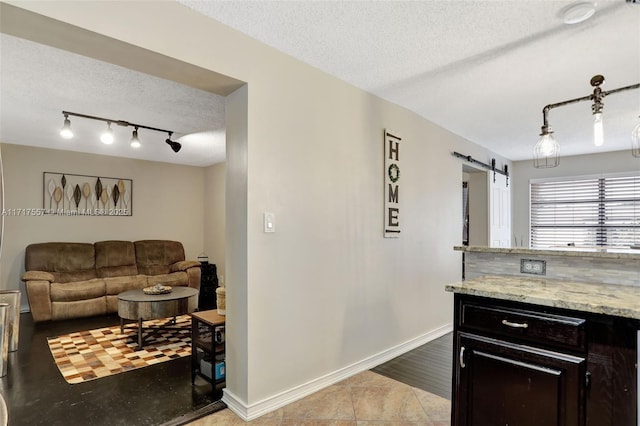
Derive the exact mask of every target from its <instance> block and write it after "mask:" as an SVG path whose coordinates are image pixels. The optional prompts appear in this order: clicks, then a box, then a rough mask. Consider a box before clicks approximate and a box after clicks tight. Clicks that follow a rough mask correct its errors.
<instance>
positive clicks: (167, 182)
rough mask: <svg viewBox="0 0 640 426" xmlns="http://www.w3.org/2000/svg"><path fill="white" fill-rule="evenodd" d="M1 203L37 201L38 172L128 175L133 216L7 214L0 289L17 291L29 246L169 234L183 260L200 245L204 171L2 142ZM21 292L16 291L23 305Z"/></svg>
mask: <svg viewBox="0 0 640 426" xmlns="http://www.w3.org/2000/svg"><path fill="white" fill-rule="evenodd" d="M1 149H2V159H3V165H4V184H5V208H6V209H27V208H41V207H42V191H43V188H42V185H43V183H42V173H43V172H44V171H52V172H65V173H73V174H81V175H91V176H108V177H122V178H128V179H133V191H132V194H133V216H119V217H104V216H103V217H97V216H54V215H44V216H6V217H5V235H4V247H3V252H2V258H1V259H0V265H1V271H2V277H1V278H0V283H1V284H0V285H1V287H0V288H5V289H17V288H19V287H18V285H19V284H21V282H20V275H21V274H22V272H24V250H25V247H26V246H27V245H28V244H31V243H37V242H46V241H76V242H94V241H100V240H118V239H121V240H140V239H171V240H177V241H180V242H182V244H183V245H184V248H185V254H186V256H187V257H188V258H192V259H195V258H196V257H197V256H198V254H199V253H200V252H201V251H202V249H203V246H204V236H203V223H204V220H205V218H204V203H203V196H202V195H203V194H204V169H203V168H200V167H189V166H176V165H171V164H166V163H158V162H151V161H141V160H131V159H123V158H117V157H105V156H99V155H92V154H81V153H74V152H71V151H59V150H51V149H43V148H35V147H26V146H20V145H11V144H2V145H1ZM25 304H26V296H25V297H23V306H24V305H25Z"/></svg>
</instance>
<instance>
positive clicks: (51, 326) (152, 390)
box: [0, 313, 224, 426]
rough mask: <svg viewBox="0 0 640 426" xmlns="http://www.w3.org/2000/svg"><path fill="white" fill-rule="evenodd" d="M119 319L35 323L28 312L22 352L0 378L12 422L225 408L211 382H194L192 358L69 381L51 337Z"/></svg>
mask: <svg viewBox="0 0 640 426" xmlns="http://www.w3.org/2000/svg"><path fill="white" fill-rule="evenodd" d="M116 324H119V319H118V317H117V316H104V317H96V318H87V319H82V320H72V321H56V322H50V323H40V324H34V323H33V321H32V319H31V314H28V313H26V314H22V315H21V318H20V339H19V347H18V351H16V352H11V353H10V354H9V359H8V372H7V375H6V376H5V377H3V378H2V379H1V380H0V392H2V395H3V397H4V399H5V401H6V403H7V407H8V411H9V425H11V426H23V425H24V426H27V425H29V426H36V425H47V426H49V425H64V426H67V425H83V426H90V425H96V426H98V425H109V426H111V425H126V426H131V425H162V424H165V423H166V424H172V425H173V424H181V423H182V422H183V420H187V419H190V418H194V415H195V416H197V415H198V414H202V413H208V412H214V411H216V410H217V409H219V408H221V407H220V405H222V408H224V405H223V404H222V403H219V404H216V401H218V400H219V399H220V397H221V394H220V393H215V394H214V393H212V392H211V386H210V385H204V386H193V385H192V384H191V359H190V358H189V357H184V358H179V359H175V360H171V361H167V362H163V363H160V364H157V365H152V366H149V367H145V368H141V369H138V370H133V371H129V372H126V373H121V374H116V375H114V376H110V377H106V378H103V379H98V380H93V381H90V382H85V383H80V384H75V385H70V384H68V383H67V382H66V381H65V380H64V379H63V378H62V375H61V374H60V372H59V371H58V368H57V367H56V365H55V363H54V362H53V358H52V355H51V352H50V351H49V347H48V346H47V337H54V336H59V335H61V334H65V333H70V332H72V331H80V330H89V329H94V328H98V327H105V326H111V325H116Z"/></svg>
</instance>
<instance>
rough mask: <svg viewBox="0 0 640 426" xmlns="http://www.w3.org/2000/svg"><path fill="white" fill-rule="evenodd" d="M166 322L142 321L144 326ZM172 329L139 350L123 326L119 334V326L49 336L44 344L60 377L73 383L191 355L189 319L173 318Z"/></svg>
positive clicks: (157, 334)
mask: <svg viewBox="0 0 640 426" xmlns="http://www.w3.org/2000/svg"><path fill="white" fill-rule="evenodd" d="M166 321H167V319H166V318H164V319H159V320H150V321H144V322H143V326H149V325H160V324H164V323H165V322H166ZM136 325H137V324H136ZM172 327H176V328H172V329H163V330H157V331H155V332H154V334H153V335H152V336H150V337H147V340H145V342H144V347H143V348H142V349H141V350H139V349H138V338H137V334H136V332H135V330H134V329H131V328H127V327H125V329H124V334H122V333H120V326H119V325H116V326H113V327H105V328H98V329H95V330H87V331H78V332H75V333H70V334H65V335H63V336H58V337H49V338H47V342H48V343H49V349H50V350H51V354H52V355H53V359H54V360H55V362H56V365H57V366H58V369H60V372H61V373H62V377H64V379H65V380H66V381H67V382H68V383H71V384H76V383H82V382H86V381H89V380H94V379H99V378H102V377H107V376H111V375H113V374H118V373H122V372H125V371H130V370H135V369H138V368H142V367H147V366H149V365H153V364H158V363H161V362H164V361H169V360H171V359H176V358H181V357H184V356H189V355H191V316H190V315H182V316H178V317H176V324H175V326H172Z"/></svg>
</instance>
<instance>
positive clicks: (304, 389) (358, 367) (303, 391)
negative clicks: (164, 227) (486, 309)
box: [222, 324, 453, 421]
mask: <svg viewBox="0 0 640 426" xmlns="http://www.w3.org/2000/svg"><path fill="white" fill-rule="evenodd" d="M452 331H453V324H447V325H444V326H442V327H440V328H437V329H435V330H433V331H430V332H428V333H426V334H423V335H421V336H418V337H416V338H413V339H411V340H408V341H406V342H404V343H401V344H399V345H397V346H394V347H392V348H389V349H387V350H384V351H382V352H380V353H377V354H375V355H372V356H370V357H367V358H365V359H363V360H362V361H359V362H356V363H354V364H351V365H349V366H347V367H344V368H341V369H340V370H337V371H334V372H333V373H329V374H326V375H324V376H322V377H318V378H316V379H313V380H310V381H309V382H307V383H303V384H301V385H299V386H296V387H294V388H291V389H289V390H287V391H284V392H281V393H279V394H276V395H274V396H271V397H269V398H265V399H263V400H262V401H258V402H256V403H253V404H250V405H247V404H246V403H245V402H243V401H241V400H240V399H239V398H238V397H237V396H236V395H234V394H233V393H231V392H230V391H229V390H228V389H224V391H223V395H222V402H224V403H225V404H227V406H228V407H229V409H230V410H231V411H233V412H234V413H235V414H237V415H238V417H240V418H241V419H242V420H244V421H250V420H253V419H256V418H258V417H260V416H262V415H264V414H267V413H270V412H271V411H274V410H277V409H278V408H281V407H284V406H285V405H287V404H290V403H292V402H294V401H297V400H299V399H302V398H304V397H305V396H308V395H311V394H312V393H314V392H317V391H319V390H320V389H323V388H325V387H327V386H330V385H333V384H334V383H338V382H340V381H342V380H344V379H346V378H349V377H351V376H353V375H355V374H358V373H361V372H363V371H366V370H369V369H371V368H374V367H377V366H378V365H380V364H382V363H384V362H387V361H389V360H391V359H393V358H396V357H398V356H400V355H402V354H404V353H406V352H408V351H410V350H412V349H415V348H417V347H418V346H422V345H424V344H425V343H428V342H430V341H432V340H434V339H437V338H438V337H442V336H444V335H445V334H447V333H450V332H452Z"/></svg>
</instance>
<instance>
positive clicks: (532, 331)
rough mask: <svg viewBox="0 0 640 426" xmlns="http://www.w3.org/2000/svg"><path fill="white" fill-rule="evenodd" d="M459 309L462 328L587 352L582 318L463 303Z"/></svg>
mask: <svg viewBox="0 0 640 426" xmlns="http://www.w3.org/2000/svg"><path fill="white" fill-rule="evenodd" d="M461 308H462V309H461V318H460V321H461V324H460V326H461V327H463V328H468V329H473V330H479V331H484V332H487V333H491V334H494V335H499V336H507V337H512V338H516V339H520V340H523V341H527V342H532V343H538V344H543V345H547V346H554V347H562V348H570V349H573V350H581V351H584V350H586V344H585V341H586V339H585V320H584V319H582V318H574V317H567V316H562V315H554V314H549V313H545V312H536V311H529V310H524V309H522V310H521V309H512V308H507V307H501V306H480V305H476V304H471V303H464V302H463V303H462V307H461Z"/></svg>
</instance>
